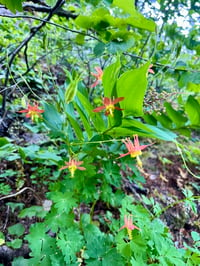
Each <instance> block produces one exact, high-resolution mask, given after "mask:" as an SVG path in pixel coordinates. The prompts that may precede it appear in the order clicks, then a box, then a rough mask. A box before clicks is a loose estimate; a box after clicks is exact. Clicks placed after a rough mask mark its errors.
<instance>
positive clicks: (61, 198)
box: [51, 192, 76, 213]
mask: <svg viewBox="0 0 200 266" xmlns="http://www.w3.org/2000/svg"><path fill="white" fill-rule="evenodd" d="M51 200H52V201H53V202H54V203H55V208H57V209H58V212H59V213H62V212H66V213H69V212H70V211H71V209H72V208H73V207H75V206H76V199H75V198H74V196H73V193H71V192H66V193H62V192H55V193H52V194H51Z"/></svg>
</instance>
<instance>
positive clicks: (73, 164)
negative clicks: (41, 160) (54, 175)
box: [60, 159, 86, 178]
mask: <svg viewBox="0 0 200 266" xmlns="http://www.w3.org/2000/svg"><path fill="white" fill-rule="evenodd" d="M82 163H83V161H76V160H75V159H70V160H69V162H65V166H63V167H61V168H60V170H63V169H66V168H68V169H69V171H70V173H71V177H72V178H73V177H74V173H75V171H76V169H79V170H81V171H84V170H86V168H85V167H82V166H79V165H81V164H82Z"/></svg>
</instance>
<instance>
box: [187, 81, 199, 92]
mask: <svg viewBox="0 0 200 266" xmlns="http://www.w3.org/2000/svg"><path fill="white" fill-rule="evenodd" d="M187 90H188V91H193V92H197V93H199V92H200V84H195V83H192V82H188V84H187Z"/></svg>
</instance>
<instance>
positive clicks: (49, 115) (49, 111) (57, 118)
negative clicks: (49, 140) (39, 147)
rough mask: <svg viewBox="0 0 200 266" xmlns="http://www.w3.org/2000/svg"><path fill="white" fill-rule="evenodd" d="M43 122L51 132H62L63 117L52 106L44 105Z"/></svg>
mask: <svg viewBox="0 0 200 266" xmlns="http://www.w3.org/2000/svg"><path fill="white" fill-rule="evenodd" d="M44 110H45V111H44V113H43V117H44V122H45V124H46V125H47V127H49V128H50V129H51V130H52V131H55V132H59V131H61V130H62V125H63V122H64V121H63V117H62V115H61V114H60V113H59V112H58V111H57V109H56V108H55V106H54V105H53V104H48V103H44Z"/></svg>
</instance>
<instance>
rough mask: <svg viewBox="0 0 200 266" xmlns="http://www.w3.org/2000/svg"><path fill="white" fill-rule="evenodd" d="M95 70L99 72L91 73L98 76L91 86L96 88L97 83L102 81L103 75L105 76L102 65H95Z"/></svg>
mask: <svg viewBox="0 0 200 266" xmlns="http://www.w3.org/2000/svg"><path fill="white" fill-rule="evenodd" d="M95 70H96V72H97V73H93V72H92V73H91V75H92V76H94V77H95V78H96V80H95V82H94V83H93V84H92V85H91V88H94V87H95V86H97V84H99V83H100V82H101V81H102V77H103V70H102V69H101V68H100V67H95Z"/></svg>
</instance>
